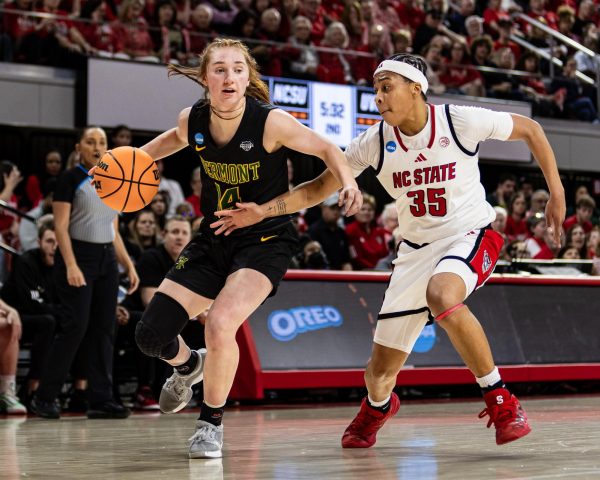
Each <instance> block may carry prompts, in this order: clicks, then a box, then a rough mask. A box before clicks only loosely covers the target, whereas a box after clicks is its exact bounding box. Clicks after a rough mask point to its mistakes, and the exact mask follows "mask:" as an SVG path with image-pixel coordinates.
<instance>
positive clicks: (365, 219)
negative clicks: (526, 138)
mask: <svg viewBox="0 0 600 480" xmlns="http://www.w3.org/2000/svg"><path fill="white" fill-rule="evenodd" d="M376 208H377V204H376V202H375V197H373V196H372V195H368V194H363V205H362V207H361V209H360V211H359V212H358V213H357V214H356V215H355V216H354V219H355V220H354V222H352V223H351V224H349V225H348V226H347V227H346V235H348V243H349V245H350V256H351V257H352V266H353V267H354V268H355V269H356V270H364V269H373V268H375V265H377V262H378V261H379V259H381V258H383V257H385V256H386V255H387V254H388V246H387V242H386V231H385V230H384V229H383V228H381V227H378V226H377V224H376V222H375V209H376Z"/></svg>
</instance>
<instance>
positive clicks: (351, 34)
mask: <svg viewBox="0 0 600 480" xmlns="http://www.w3.org/2000/svg"><path fill="white" fill-rule="evenodd" d="M341 21H342V23H343V24H344V26H345V27H346V31H347V32H348V39H349V41H348V49H349V50H357V49H358V48H359V47H360V46H361V45H363V43H364V42H363V40H364V38H365V37H366V36H367V35H366V32H367V31H368V28H369V27H368V26H367V23H366V22H365V21H364V19H363V12H362V7H361V5H360V3H359V2H358V1H354V2H349V3H347V4H346V7H345V8H344V11H343V13H342V18H341Z"/></svg>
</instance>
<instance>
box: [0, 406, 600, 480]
mask: <svg viewBox="0 0 600 480" xmlns="http://www.w3.org/2000/svg"><path fill="white" fill-rule="evenodd" d="M522 403H523V405H524V407H525V409H526V411H527V413H528V415H529V417H530V420H531V424H532V427H533V431H532V433H531V434H530V435H529V436H527V437H525V438H524V439H521V440H519V441H517V442H514V443H512V444H508V445H504V446H500V447H499V446H496V444H495V442H494V431H493V427H492V428H491V429H490V430H488V429H486V428H485V425H486V420H485V419H481V420H480V419H478V418H477V414H478V413H479V412H480V411H481V409H482V408H483V402H481V401H467V402H465V401H448V402H432V403H426V402H415V401H410V402H408V401H407V402H403V404H402V407H401V409H400V413H399V415H398V416H397V417H395V419H394V420H392V421H391V422H390V423H388V424H387V425H386V426H385V428H384V429H383V430H382V431H381V432H380V434H379V437H378V442H377V444H376V445H375V447H373V448H371V449H368V450H343V449H342V448H341V447H340V437H341V434H342V432H343V430H344V428H345V427H346V426H347V424H348V423H349V421H350V420H351V419H352V418H353V416H354V414H355V413H356V411H357V408H358V406H357V405H352V406H349V405H344V406H329V405H303V406H297V405H295V406H285V405H282V406H279V407H253V408H241V409H229V410H228V411H227V412H226V414H225V450H224V458H223V459H222V461H221V460H188V458H187V447H186V441H187V439H188V438H189V437H190V436H191V434H192V433H193V429H194V424H195V419H196V416H197V415H196V414H195V413H180V414H176V415H170V416H167V415H162V414H159V413H156V414H154V413H151V414H136V415H133V416H131V417H130V418H129V419H127V420H87V419H86V418H85V417H75V416H73V417H63V418H62V419H61V420H58V421H56V420H41V419H37V418H28V419H25V418H21V419H17V418H7V417H4V418H0V478H2V479H9V480H15V479H22V478H39V479H48V480H50V479H57V480H58V479H140V480H149V479H159V478H165V479H205V480H213V479H221V478H223V479H230V478H231V479H279V480H292V479H300V478H302V479H367V480H388V479H405V480H410V479H418V480H429V479H460V480H470V479H494V480H498V479H523V480H524V479H535V480H541V479H577V480H580V479H600V396H598V395H591V396H564V397H555V398H532V399H525V400H524V401H523V402H522Z"/></svg>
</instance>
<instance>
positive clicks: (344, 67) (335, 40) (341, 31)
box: [317, 22, 354, 83]
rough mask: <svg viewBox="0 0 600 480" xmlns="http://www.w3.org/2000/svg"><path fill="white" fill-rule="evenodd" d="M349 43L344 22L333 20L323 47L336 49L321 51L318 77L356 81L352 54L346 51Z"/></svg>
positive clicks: (349, 81)
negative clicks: (353, 73)
mask: <svg viewBox="0 0 600 480" xmlns="http://www.w3.org/2000/svg"><path fill="white" fill-rule="evenodd" d="M347 45H348V32H346V27H344V24H343V23H342V22H333V23H332V24H331V25H329V26H328V27H327V30H326V31H325V37H324V38H323V41H322V42H321V46H322V47H329V48H330V49H336V51H327V52H324V51H320V52H319V58H320V63H319V67H318V68H317V78H318V79H319V80H320V81H321V82H328V83H354V77H353V76H352V61H353V59H352V58H351V56H350V55H348V54H347V53H345V52H344V49H345V48H346V47H347Z"/></svg>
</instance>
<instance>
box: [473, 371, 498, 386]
mask: <svg viewBox="0 0 600 480" xmlns="http://www.w3.org/2000/svg"><path fill="white" fill-rule="evenodd" d="M475 379H476V380H477V383H478V384H479V386H480V387H481V388H485V387H489V386H490V385H494V384H495V383H498V382H499V381H501V380H502V378H501V377H500V372H499V371H498V367H494V369H493V370H492V371H491V372H490V373H488V374H487V375H484V376H483V377H475Z"/></svg>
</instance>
